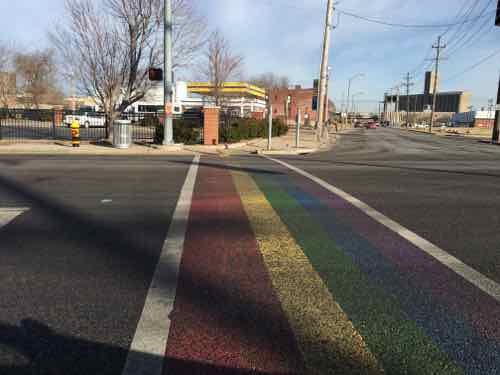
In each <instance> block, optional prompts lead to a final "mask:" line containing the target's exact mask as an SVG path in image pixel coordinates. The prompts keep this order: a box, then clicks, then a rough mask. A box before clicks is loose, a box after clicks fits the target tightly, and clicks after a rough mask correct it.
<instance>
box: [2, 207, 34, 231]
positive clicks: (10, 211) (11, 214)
mask: <svg viewBox="0 0 500 375" xmlns="http://www.w3.org/2000/svg"><path fill="white" fill-rule="evenodd" d="M28 210H29V208H25V207H20V208H18V207H12V208H10V207H9V208H0V229H1V228H2V227H4V226H6V225H7V224H9V223H10V222H11V221H12V220H14V219H15V218H16V217H18V216H19V215H21V214H23V213H24V212H26V211H28Z"/></svg>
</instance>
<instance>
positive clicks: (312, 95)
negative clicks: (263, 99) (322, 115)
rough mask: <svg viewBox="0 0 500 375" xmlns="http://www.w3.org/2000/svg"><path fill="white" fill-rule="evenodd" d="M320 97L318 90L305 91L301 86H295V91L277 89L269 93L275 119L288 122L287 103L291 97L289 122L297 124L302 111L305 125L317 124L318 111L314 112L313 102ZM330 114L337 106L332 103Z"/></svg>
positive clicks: (302, 120) (302, 119)
mask: <svg viewBox="0 0 500 375" xmlns="http://www.w3.org/2000/svg"><path fill="white" fill-rule="evenodd" d="M317 95H318V91H317V89H314V88H310V89H304V88H302V87H301V86H295V88H293V89H275V90H270V91H269V100H270V102H271V104H272V106H273V117H275V118H279V119H281V120H283V121H285V120H286V117H287V116H286V102H287V98H288V96H290V104H289V105H288V121H289V123H295V117H296V116H297V112H298V110H299V109H300V113H301V122H302V124H305V123H307V122H310V123H311V124H315V123H316V121H317V111H316V110H313V100H316V97H317ZM329 104H330V106H329V107H330V112H335V105H334V104H333V102H332V101H330V103H329Z"/></svg>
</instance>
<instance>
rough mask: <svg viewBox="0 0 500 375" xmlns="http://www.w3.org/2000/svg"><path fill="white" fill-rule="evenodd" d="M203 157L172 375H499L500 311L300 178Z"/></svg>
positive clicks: (170, 350)
mask: <svg viewBox="0 0 500 375" xmlns="http://www.w3.org/2000/svg"><path fill="white" fill-rule="evenodd" d="M274 168H275V169H274V170H275V172H273V173H269V172H267V173H262V171H260V170H259V169H255V168H247V167H245V165H243V164H241V163H240V164H237V163H236V164H234V163H233V164H229V163H228V164H225V163H224V162H222V161H220V160H219V159H217V160H216V159H209V158H202V162H201V163H200V169H199V172H198V176H197V181H196V186H195V189H194V194H193V198H192V204H191V211H190V215H189V220H188V225H187V233H186V239H185V244H184V252H183V257H182V261H181V265H180V277H179V282H178V289H177V295H176V300H175V306H174V311H173V313H172V326H171V329H170V334H169V338H168V345H167V350H166V363H165V371H164V372H165V374H187V373H189V374H226V373H227V374H240V373H241V374H245V373H256V374H318V375H319V374H383V373H387V374H500V323H499V322H500V303H499V302H498V301H497V300H495V299H494V298H492V297H491V296H489V295H488V294H486V293H485V292H483V291H481V290H479V289H478V288H477V287H475V286H474V285H472V284H471V283H469V282H467V281H466V280H465V279H463V278H462V277H461V276H459V275H458V274H456V273H455V272H453V271H452V270H451V269H449V268H447V267H446V266H444V265H443V264H442V263H440V262H438V261H437V260H436V259H435V258H433V257H431V256H430V255H429V254H427V253H425V252H424V251H422V250H421V249H419V248H418V247H416V246H415V245H413V244H411V243H410V242H408V241H407V240H406V239H405V238H403V237H401V236H400V235H398V234H397V233H395V232H393V231H391V230H389V229H388V228H387V227H384V226H383V225H381V224H380V223H378V222H377V221H375V220H374V219H373V218H371V217H369V216H368V215H366V214H365V213H364V212H362V211H361V210H359V209H358V208H357V207H355V206H353V205H352V204H351V203H350V202H348V201H346V200H345V199H343V198H342V197H340V196H338V195H336V194H334V193H332V192H330V191H327V190H325V189H324V188H322V187H320V186H318V185H317V184H315V183H314V182H312V181H309V180H307V179H304V178H303V177H302V176H299V175H296V174H293V173H288V172H287V171H285V170H283V169H276V168H277V167H276V166H275V167H274Z"/></svg>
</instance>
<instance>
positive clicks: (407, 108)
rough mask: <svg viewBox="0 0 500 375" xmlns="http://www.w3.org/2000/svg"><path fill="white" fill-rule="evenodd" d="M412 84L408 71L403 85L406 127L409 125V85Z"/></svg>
mask: <svg viewBox="0 0 500 375" xmlns="http://www.w3.org/2000/svg"><path fill="white" fill-rule="evenodd" d="M413 85H414V84H413V83H412V82H411V77H410V73H407V74H406V82H405V83H403V86H405V87H406V127H407V128H409V127H410V87H411V86H413Z"/></svg>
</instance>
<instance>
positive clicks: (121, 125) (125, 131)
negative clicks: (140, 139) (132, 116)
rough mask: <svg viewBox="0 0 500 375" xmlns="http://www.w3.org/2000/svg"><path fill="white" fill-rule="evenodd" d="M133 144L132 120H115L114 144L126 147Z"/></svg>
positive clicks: (122, 147) (117, 146)
mask: <svg viewBox="0 0 500 375" xmlns="http://www.w3.org/2000/svg"><path fill="white" fill-rule="evenodd" d="M131 144H132V122H131V121H130V120H115V122H114V123H113V146H114V147H116V148H121V149H126V148H129V147H130V145H131Z"/></svg>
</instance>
